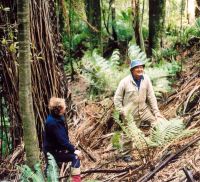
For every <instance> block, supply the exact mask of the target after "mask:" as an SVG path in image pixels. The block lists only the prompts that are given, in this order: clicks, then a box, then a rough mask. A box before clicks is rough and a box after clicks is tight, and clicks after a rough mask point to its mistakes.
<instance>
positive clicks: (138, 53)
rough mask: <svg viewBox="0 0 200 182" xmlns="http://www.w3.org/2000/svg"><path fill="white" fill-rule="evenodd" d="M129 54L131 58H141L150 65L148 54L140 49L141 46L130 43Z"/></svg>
mask: <svg viewBox="0 0 200 182" xmlns="http://www.w3.org/2000/svg"><path fill="white" fill-rule="evenodd" d="M128 56H129V58H130V60H134V59H139V60H141V61H142V62H144V63H145V65H146V66H149V65H150V62H149V59H148V58H147V56H146V54H145V53H144V52H143V51H142V50H141V49H140V47H139V46H137V45H135V44H133V45H129V49H128Z"/></svg>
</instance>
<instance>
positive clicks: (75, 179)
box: [72, 175, 81, 182]
mask: <svg viewBox="0 0 200 182" xmlns="http://www.w3.org/2000/svg"><path fill="white" fill-rule="evenodd" d="M72 182H81V176H80V175H74V176H72Z"/></svg>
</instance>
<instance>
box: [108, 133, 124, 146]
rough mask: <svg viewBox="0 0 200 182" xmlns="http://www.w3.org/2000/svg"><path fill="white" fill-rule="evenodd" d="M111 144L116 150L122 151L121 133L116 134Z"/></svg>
mask: <svg viewBox="0 0 200 182" xmlns="http://www.w3.org/2000/svg"><path fill="white" fill-rule="evenodd" d="M111 142H112V145H113V147H114V148H116V149H122V142H121V132H119V131H118V132H115V133H114V135H113V136H112V138H111Z"/></svg>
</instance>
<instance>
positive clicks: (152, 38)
mask: <svg viewBox="0 0 200 182" xmlns="http://www.w3.org/2000/svg"><path fill="white" fill-rule="evenodd" d="M165 7H166V0H149V50H148V55H149V56H152V50H153V49H154V50H155V51H156V50H158V49H159V48H160V47H161V43H162V36H163V32H164V20H165Z"/></svg>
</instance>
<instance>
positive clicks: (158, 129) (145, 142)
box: [113, 107, 197, 149]
mask: <svg viewBox="0 0 200 182" xmlns="http://www.w3.org/2000/svg"><path fill="white" fill-rule="evenodd" d="M113 118H114V120H115V122H116V123H118V124H119V126H120V127H121V129H122V132H123V133H124V134H125V135H126V136H127V138H128V139H129V140H131V141H132V144H133V147H136V148H138V149H142V148H143V149H144V148H149V147H161V148H162V147H163V148H164V147H165V146H166V145H167V144H169V143H170V142H171V141H175V140H179V139H181V138H184V137H187V136H190V135H192V134H194V133H195V132H197V131H196V130H195V129H186V127H185V124H184V123H183V120H182V119H180V118H172V119H170V120H166V119H161V120H160V121H159V122H158V123H157V124H156V125H155V126H154V127H153V128H151V129H150V135H149V136H145V135H144V132H143V131H141V130H140V129H139V128H138V127H137V126H136V124H135V121H134V118H133V116H132V114H131V107H130V108H129V111H128V112H127V115H126V119H125V121H121V120H120V119H119V112H118V111H115V112H114V113H113ZM118 141H119V142H121V143H123V142H122V141H120V139H119V140H118ZM115 145H117V144H116V143H115Z"/></svg>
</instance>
